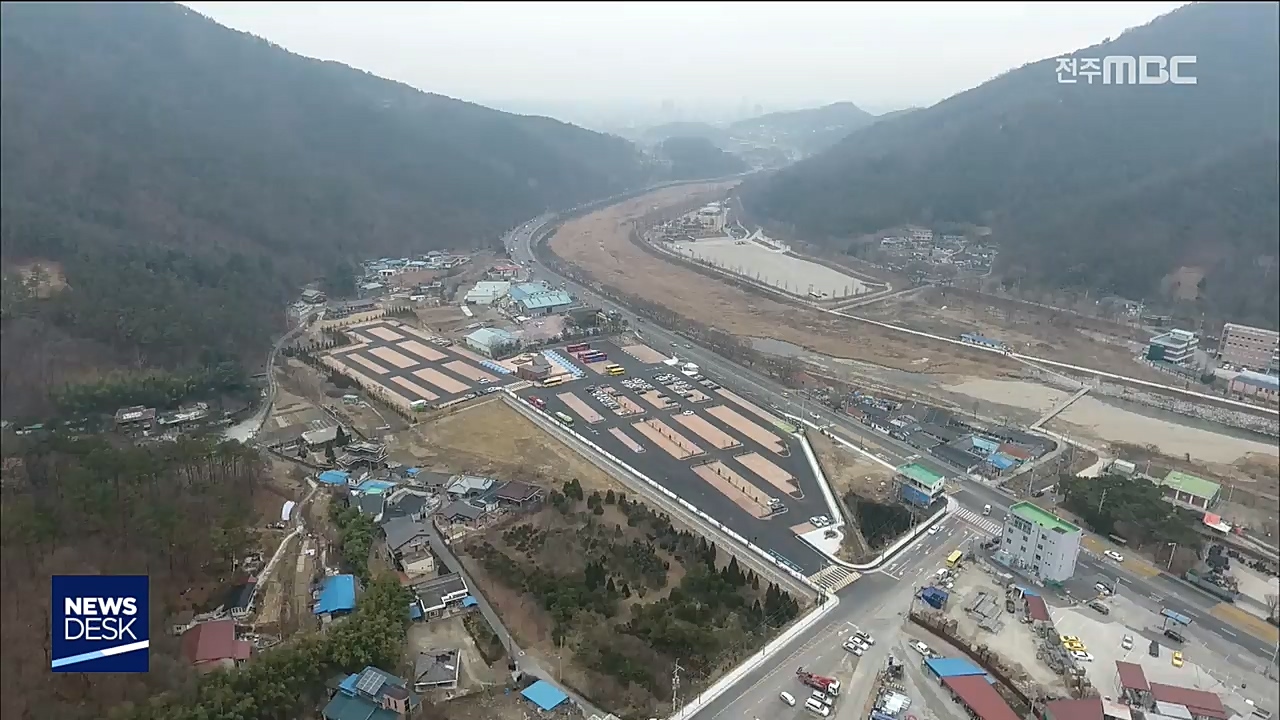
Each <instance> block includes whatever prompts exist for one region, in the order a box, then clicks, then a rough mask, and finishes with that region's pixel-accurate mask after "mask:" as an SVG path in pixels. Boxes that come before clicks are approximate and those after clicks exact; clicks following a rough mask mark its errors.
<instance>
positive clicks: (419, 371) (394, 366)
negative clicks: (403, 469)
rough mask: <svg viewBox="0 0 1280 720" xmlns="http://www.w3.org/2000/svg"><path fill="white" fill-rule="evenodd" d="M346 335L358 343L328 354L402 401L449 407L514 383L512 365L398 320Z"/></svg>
mask: <svg viewBox="0 0 1280 720" xmlns="http://www.w3.org/2000/svg"><path fill="white" fill-rule="evenodd" d="M347 334H349V335H350V336H351V337H352V338H354V339H355V340H356V344H355V345H349V346H347V347H343V348H338V349H337V350H334V351H332V352H331V353H329V356H330V357H331V358H332V359H333V360H335V361H337V362H339V363H341V364H342V365H343V366H345V367H346V368H347V369H348V370H350V371H354V373H356V374H358V375H360V376H363V377H365V378H368V379H370V380H372V381H374V382H375V383H377V384H378V385H380V386H381V387H382V388H383V389H384V390H385V391H386V392H387V393H388V394H390V395H392V396H395V398H394V399H397V400H399V401H400V402H401V403H402V404H406V405H407V404H408V403H410V402H412V401H414V400H425V401H426V402H427V403H428V404H430V405H433V406H441V405H447V404H449V403H451V402H456V401H458V400H461V399H464V398H466V397H468V396H471V395H474V394H475V393H479V392H483V391H485V390H487V389H488V388H497V387H499V386H501V385H505V384H508V383H510V382H514V381H515V377H514V375H512V374H511V371H510V369H509V368H506V367H503V366H502V365H500V364H498V363H494V362H492V361H489V360H487V359H485V358H483V357H481V356H479V355H477V354H475V353H473V352H471V351H470V350H467V349H466V348H463V347H459V346H457V345H446V344H445V343H444V341H442V340H440V339H438V338H433V337H432V336H431V335H430V334H429V333H426V332H423V331H422V330H419V329H417V328H414V327H410V326H408V325H404V324H402V323H399V322H396V321H394V320H375V321H372V322H368V323H360V324H358V325H354V326H352V327H351V328H349V329H348V330H347ZM348 374H351V373H348Z"/></svg>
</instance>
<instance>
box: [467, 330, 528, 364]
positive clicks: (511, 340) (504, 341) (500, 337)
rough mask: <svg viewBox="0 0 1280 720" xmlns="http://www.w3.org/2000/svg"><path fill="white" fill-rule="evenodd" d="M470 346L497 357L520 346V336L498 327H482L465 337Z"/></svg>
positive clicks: (481, 352) (489, 356)
mask: <svg viewBox="0 0 1280 720" xmlns="http://www.w3.org/2000/svg"><path fill="white" fill-rule="evenodd" d="M464 342H465V343H466V345H467V347H468V348H471V349H472V350H475V351H476V352H478V353H480V354H481V355H484V356H485V357H488V358H496V357H500V356H502V355H504V354H506V353H507V352H509V351H513V350H515V349H517V348H519V347H520V338H517V337H516V336H515V335H512V334H511V333H509V332H507V331H506V330H500V329H497V328H480V329H479V330H476V331H475V332H473V333H471V334H470V335H468V336H467V337H466V338H464Z"/></svg>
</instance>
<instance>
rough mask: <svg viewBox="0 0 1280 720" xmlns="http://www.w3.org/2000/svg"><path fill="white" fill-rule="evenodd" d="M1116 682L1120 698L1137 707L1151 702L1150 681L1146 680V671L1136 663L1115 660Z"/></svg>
mask: <svg viewBox="0 0 1280 720" xmlns="http://www.w3.org/2000/svg"><path fill="white" fill-rule="evenodd" d="M1116 676H1117V684H1118V686H1119V688H1120V695H1121V699H1122V700H1123V701H1124V702H1125V703H1127V704H1129V705H1134V706H1137V707H1146V706H1147V704H1148V703H1150V702H1151V683H1149V682H1147V673H1146V672H1145V671H1144V670H1143V669H1142V666H1141V665H1139V664H1138V663H1131V662H1122V661H1119V660H1117V661H1116Z"/></svg>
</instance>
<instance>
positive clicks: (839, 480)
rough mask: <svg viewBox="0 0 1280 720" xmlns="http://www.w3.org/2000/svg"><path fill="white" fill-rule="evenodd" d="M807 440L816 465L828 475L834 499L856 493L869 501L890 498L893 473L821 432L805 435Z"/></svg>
mask: <svg viewBox="0 0 1280 720" xmlns="http://www.w3.org/2000/svg"><path fill="white" fill-rule="evenodd" d="M807 437H808V438H809V444H810V445H811V446H813V452H814V454H815V455H817V456H818V463H819V464H820V465H822V472H823V473H824V474H825V475H826V476H827V480H828V481H829V482H830V483H831V489H832V490H834V491H835V494H836V496H837V497H843V496H844V495H845V493H848V492H855V493H857V494H859V495H861V496H862V497H865V498H868V499H870V500H876V501H885V500H888V499H889V496H890V494H891V491H892V490H893V482H892V481H893V472H892V471H890V470H889V469H888V468H885V467H883V466H881V465H878V464H876V463H873V462H871V461H870V460H866V459H864V458H863V457H862V456H860V455H857V454H855V453H853V452H851V451H849V450H845V449H843V448H840V447H837V446H836V444H835V443H834V442H832V441H831V440H830V439H828V438H827V437H825V436H824V435H822V434H820V433H808V434H807Z"/></svg>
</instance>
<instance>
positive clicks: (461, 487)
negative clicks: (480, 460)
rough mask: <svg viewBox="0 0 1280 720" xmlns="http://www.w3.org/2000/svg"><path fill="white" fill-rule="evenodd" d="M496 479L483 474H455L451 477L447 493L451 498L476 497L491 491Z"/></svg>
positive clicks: (446, 489)
mask: <svg viewBox="0 0 1280 720" xmlns="http://www.w3.org/2000/svg"><path fill="white" fill-rule="evenodd" d="M495 482H496V481H495V480H494V479H493V478H491V477H484V476H481V475H454V476H453V477H451V478H449V485H448V486H447V487H445V493H446V494H447V495H448V496H449V498H450V499H454V500H456V499H458V498H476V497H480V496H481V495H484V494H485V493H487V492H489V490H490V488H492V487H493V485H494V483H495Z"/></svg>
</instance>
